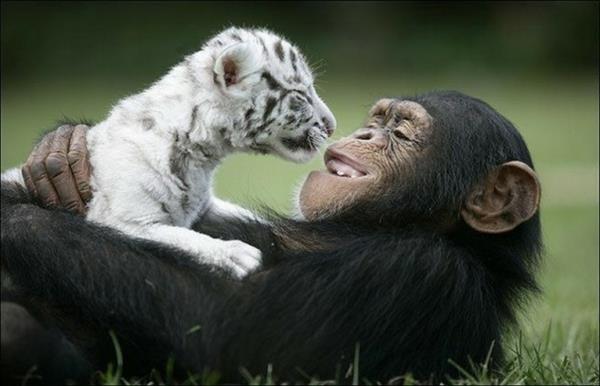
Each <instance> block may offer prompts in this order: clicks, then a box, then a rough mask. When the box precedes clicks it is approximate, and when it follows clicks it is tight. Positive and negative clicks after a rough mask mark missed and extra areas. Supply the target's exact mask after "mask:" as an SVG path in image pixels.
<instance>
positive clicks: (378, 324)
mask: <svg viewBox="0 0 600 386" xmlns="http://www.w3.org/2000/svg"><path fill="white" fill-rule="evenodd" d="M404 99H412V100H415V101H417V102H419V103H421V104H422V105H423V106H424V107H425V108H426V109H427V110H428V111H429V113H430V114H431V115H432V117H433V119H434V135H433V141H434V143H433V146H434V151H431V152H430V154H431V156H430V157H429V158H428V159H427V160H425V161H424V162H422V163H420V164H419V166H418V167H417V169H416V170H415V173H414V175H413V177H412V178H402V179H397V182H395V185H394V186H393V193H390V194H388V195H383V196H378V197H376V198H374V199H373V200H370V201H368V202H361V203H356V204H355V205H354V207H353V208H351V209H350V210H348V211H346V212H344V213H340V214H339V215H337V216H335V217H331V218H328V219H326V220H322V221H315V222H305V221H295V220H290V219H286V218H281V217H277V216H272V218H271V220H272V221H271V225H265V224H262V223H246V222H231V221H228V222H224V221H218V220H215V221H212V222H210V221H209V220H202V221H200V222H199V223H198V224H196V225H195V229H197V230H200V231H202V232H204V233H208V234H211V235H213V236H220V237H223V238H226V239H240V240H243V241H246V242H249V243H251V244H253V245H255V246H257V247H258V248H260V249H261V250H262V252H263V255H264V260H265V265H264V267H263V268H262V269H261V270H260V271H257V272H255V273H253V274H250V275H249V276H248V277H247V278H246V279H244V280H243V281H241V282H238V281H235V280H233V279H231V278H230V276H229V275H228V273H227V272H224V271H221V270H219V269H217V268H214V267H209V266H197V265H195V264H193V263H191V262H190V260H189V259H188V257H187V256H186V254H185V253H184V252H182V251H179V250H176V249H172V248H168V247H164V246H161V245H158V244H154V243H151V242H144V241H138V240H132V239H129V238H127V237H124V236H122V235H120V234H118V233H117V232H115V231H113V230H110V229H107V228H103V227H99V226H95V225H92V224H90V223H87V222H85V221H84V220H83V219H81V218H78V217H75V216H72V215H70V214H68V213H65V212H60V211H49V210H45V209H42V208H39V207H37V206H35V205H31V204H30V203H29V200H28V197H27V195H26V194H25V193H23V192H22V191H19V190H18V189H15V188H14V186H10V185H8V184H4V183H3V184H2V249H1V258H2V270H3V274H6V275H7V276H8V277H10V279H11V281H12V282H14V283H15V285H16V286H17V287H18V288H19V289H20V295H21V296H20V299H21V300H20V301H21V302H23V304H26V305H27V307H28V309H30V310H31V311H32V312H34V313H35V314H36V315H37V317H38V318H40V319H41V320H44V321H46V323H48V324H49V325H53V326H58V327H59V328H60V329H61V330H62V331H64V332H65V333H66V334H67V335H68V336H69V337H70V339H71V340H72V341H73V342H75V343H76V345H77V347H79V348H80V349H81V350H83V351H84V352H85V353H87V355H88V356H87V357H88V358H90V359H91V360H92V361H93V363H95V364H96V365H97V366H99V367H100V368H104V366H105V363H106V361H108V360H111V359H112V358H113V354H112V353H113V350H112V346H111V345H110V342H109V339H108V334H107V331H108V330H109V329H112V330H113V331H115V333H116V335H117V336H118V338H119V342H120V344H121V347H122V349H123V351H124V355H125V362H124V370H125V373H126V374H129V375H130V374H137V375H140V374H147V373H148V372H149V371H150V369H152V368H158V369H163V368H164V364H165V362H166V360H167V358H168V357H169V355H173V356H174V357H175V365H176V369H177V371H176V374H177V375H178V376H184V375H185V371H186V370H189V371H192V372H194V371H198V372H201V371H202V370H203V369H205V368H210V369H214V370H217V371H218V372H219V373H220V374H221V375H222V377H221V380H222V381H231V382H234V381H239V380H240V379H241V376H240V372H239V367H245V368H246V369H248V371H249V372H250V373H251V374H261V373H264V372H265V370H266V368H267V364H269V363H271V364H273V374H275V375H276V376H277V377H279V378H278V379H280V380H281V381H283V380H286V381H290V380H299V381H307V379H306V378H304V376H303V375H302V374H308V375H311V376H313V375H314V376H319V377H320V378H321V379H332V378H333V377H334V376H335V374H336V369H337V370H338V371H341V373H342V374H343V373H344V372H345V371H346V369H347V368H348V365H349V364H350V363H351V362H352V360H353V356H354V350H355V347H356V344H357V343H359V344H360V375H361V377H365V378H367V379H370V380H371V381H376V380H379V381H383V382H385V381H387V380H389V379H390V378H392V377H394V376H398V375H402V374H404V373H406V372H411V373H412V374H413V376H414V377H416V378H417V379H429V380H433V381H439V380H444V379H445V378H444V377H445V376H446V375H447V374H449V375H451V376H456V375H457V374H458V373H457V371H456V368H455V367H453V366H452V365H451V364H450V363H449V361H448V360H449V359H452V360H453V361H455V362H457V363H458V364H460V365H462V366H468V360H469V358H471V359H472V360H473V361H474V362H482V361H483V360H484V358H485V357H486V354H487V353H488V350H489V349H490V347H491V345H492V344H493V351H492V354H493V355H492V358H493V360H494V363H495V364H497V363H500V361H501V359H502V354H503V353H502V336H503V333H504V331H505V329H506V328H507V327H508V326H509V325H510V323H511V322H513V321H514V316H515V311H516V308H517V306H518V305H519V304H520V303H521V301H522V300H524V299H525V298H526V295H527V294H528V293H530V292H534V291H536V290H537V286H536V282H535V276H534V273H535V268H536V265H537V261H538V257H539V255H540V250H541V235H540V223H539V216H538V215H536V216H535V217H533V218H532V219H530V220H529V221H527V222H526V223H524V224H522V225H520V226H519V227H517V228H516V229H515V230H513V231H511V232H509V233H506V234H502V235H484V234H479V233H477V232H474V231H472V230H470V228H468V227H467V226H466V225H465V224H463V223H462V222H460V220H459V223H458V225H457V226H456V227H454V228H452V230H449V231H439V230H437V228H436V226H435V223H436V220H437V219H439V218H442V217H443V218H446V217H447V216H455V217H453V218H457V213H458V211H459V209H460V207H461V205H462V203H463V201H464V199H465V197H466V195H467V194H468V192H469V190H470V189H471V188H472V187H473V186H474V185H475V184H476V183H477V182H478V181H479V180H480V179H481V178H483V176H485V174H486V173H487V172H488V171H490V170H491V169H492V168H493V167H495V166H497V165H499V164H501V163H503V162H505V161H509V160H520V161H523V162H525V163H527V164H529V165H530V166H532V163H531V159H530V156H529V153H528V151H527V148H526V146H525V143H524V142H523V140H522V138H521V137H520V135H519V134H518V132H517V131H516V129H515V128H514V127H513V125H512V124H510V122H508V121H507V120H506V119H505V118H503V117H502V116H500V115H499V114H498V113H496V112H495V111H494V110H493V109H492V108H491V107H489V106H488V105H487V104H485V103H484V102H481V101H479V100H477V99H474V98H470V97H467V96H465V95H462V94H460V93H456V92H436V93H430V94H425V95H420V96H417V97H414V98H404ZM197 325H199V326H200V329H199V330H198V331H196V332H193V333H188V331H190V329H191V328H192V327H194V326H197ZM298 369H301V371H300V370H298Z"/></svg>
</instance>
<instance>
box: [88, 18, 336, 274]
mask: <svg viewBox="0 0 600 386" xmlns="http://www.w3.org/2000/svg"><path fill="white" fill-rule="evenodd" d="M335 125H336V123H335V118H334V116H333V114H332V113H331V111H330V110H329V108H328V107H327V106H326V105H325V104H324V103H323V101H322V100H321V98H320V97H319V96H318V95H317V93H316V91H315V88H314V86H313V76H312V73H311V71H310V69H309V67H308V65H307V63H306V61H305V59H304V57H303V55H302V54H301V53H300V52H299V51H298V49H297V48H296V47H295V46H293V45H292V44H290V43H289V42H288V41H286V40H284V39H282V38H281V37H279V36H277V35H276V34H274V33H272V32H270V31H267V30H256V29H240V28H229V29H227V30H225V31H223V32H221V33H220V34H218V35H216V36H215V37H213V38H212V39H210V40H209V41H208V42H207V43H205V44H204V46H203V47H202V49H201V50H200V51H198V52H196V53H194V54H192V55H190V56H188V57H186V58H185V60H184V61H183V62H182V63H180V64H178V65H176V66H175V67H173V68H172V69H171V70H170V71H169V72H168V73H167V74H166V75H165V76H164V77H163V78H162V79H160V80H159V81H157V82H156V83H154V84H153V85H152V86H151V87H149V88H148V89H146V90H144V91H142V92H141V93H139V94H136V95H133V96H130V97H127V98H125V99H123V100H121V101H120V102H119V103H118V104H117V105H116V106H114V108H113V109H112V111H111V112H110V114H109V116H108V118H107V119H106V120H104V121H103V122H100V123H99V124H97V125H95V126H94V127H92V128H91V129H90V130H89V132H88V134H87V143H88V149H89V153H90V161H91V165H92V176H91V180H90V183H91V187H92V189H93V192H94V196H93V199H92V200H91V202H90V203H89V206H88V213H87V217H86V218H87V219H88V220H91V221H94V222H98V223H101V224H104V225H107V226H110V227H113V228H116V229H118V230H120V231H122V232H124V233H126V234H129V235H132V236H135V237H141V238H146V239H151V240H155V241H159V242H162V243H166V244H169V245H172V246H175V247H178V248H181V249H184V250H186V251H188V252H191V253H192V254H193V255H194V256H195V257H196V258H197V259H198V261H199V262H206V263H212V264H216V265H220V266H223V267H226V268H229V269H231V270H232V271H233V273H234V274H236V275H237V276H242V275H244V274H245V273H247V272H248V271H250V270H252V269H254V268H255V267H256V266H257V265H258V264H259V263H260V251H259V250H258V249H256V248H254V247H252V246H250V245H248V244H245V243H243V242H241V241H237V240H233V241H224V240H218V239H214V238H211V237H209V236H207V235H203V234H200V233H198V232H195V231H192V230H190V229H187V228H189V227H190V226H191V225H192V222H194V221H195V220H197V219H198V218H199V217H200V216H219V217H223V216H252V215H251V214H250V212H248V211H246V210H245V209H242V208H240V207H237V206H235V205H233V204H231V203H228V202H225V201H222V200H219V199H218V198H216V197H214V196H213V193H212V175H213V171H214V170H215V168H216V166H217V165H218V164H219V162H220V161H221V160H222V159H223V158H224V157H225V156H227V155H228V154H230V153H232V152H237V151H243V152H247V151H249V152H259V153H273V154H277V155H279V156H281V157H283V158H285V159H288V160H291V161H295V162H305V161H307V160H309V159H310V158H311V157H312V156H313V155H314V154H315V153H316V151H317V149H318V148H319V146H320V145H322V144H323V143H324V142H325V140H326V138H327V137H328V136H329V135H331V133H332V132H333V130H334V128H335Z"/></svg>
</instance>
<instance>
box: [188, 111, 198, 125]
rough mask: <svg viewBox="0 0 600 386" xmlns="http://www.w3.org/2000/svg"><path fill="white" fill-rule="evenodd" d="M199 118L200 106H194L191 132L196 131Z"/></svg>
mask: <svg viewBox="0 0 600 386" xmlns="http://www.w3.org/2000/svg"><path fill="white" fill-rule="evenodd" d="M197 118H198V105H196V106H194V108H193V109H192V118H191V119H190V130H189V131H192V130H194V128H195V127H196V119H197Z"/></svg>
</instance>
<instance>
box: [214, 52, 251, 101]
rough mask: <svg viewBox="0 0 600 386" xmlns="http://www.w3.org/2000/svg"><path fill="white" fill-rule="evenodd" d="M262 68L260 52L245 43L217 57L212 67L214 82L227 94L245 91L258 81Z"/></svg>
mask: <svg viewBox="0 0 600 386" xmlns="http://www.w3.org/2000/svg"><path fill="white" fill-rule="evenodd" d="M262 67H263V57H262V53H261V51H260V50H257V49H256V47H253V46H252V45H250V44H247V43H239V44H234V45H233V46H230V47H227V48H226V49H225V50H223V52H221V53H220V54H219V56H217V59H216V60H215V64H214V67H213V73H214V80H215V83H217V84H218V85H220V86H221V87H222V88H223V89H224V90H226V91H228V92H234V93H235V92H240V91H245V90H246V89H247V88H248V87H249V86H251V85H252V84H254V83H256V82H258V81H260V74H259V72H260V70H261V69H262Z"/></svg>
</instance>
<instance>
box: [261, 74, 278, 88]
mask: <svg viewBox="0 0 600 386" xmlns="http://www.w3.org/2000/svg"><path fill="white" fill-rule="evenodd" d="M261 77H262V78H263V79H264V80H266V81H267V85H268V86H269V88H270V89H271V90H281V89H282V88H283V86H282V85H281V83H279V82H278V81H277V80H276V79H275V78H273V75H271V73H270V72H268V71H264V72H263V73H262V76H261Z"/></svg>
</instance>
